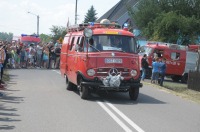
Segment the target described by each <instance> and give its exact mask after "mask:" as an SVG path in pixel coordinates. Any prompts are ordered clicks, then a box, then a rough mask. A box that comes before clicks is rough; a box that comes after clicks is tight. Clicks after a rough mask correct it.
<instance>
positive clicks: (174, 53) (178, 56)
mask: <svg viewBox="0 0 200 132" xmlns="http://www.w3.org/2000/svg"><path fill="white" fill-rule="evenodd" d="M171 59H172V60H179V59H180V53H177V52H172V53H171Z"/></svg>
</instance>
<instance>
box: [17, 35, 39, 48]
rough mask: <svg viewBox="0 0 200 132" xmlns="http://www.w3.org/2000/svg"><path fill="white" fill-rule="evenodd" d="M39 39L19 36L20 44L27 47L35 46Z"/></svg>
mask: <svg viewBox="0 0 200 132" xmlns="http://www.w3.org/2000/svg"><path fill="white" fill-rule="evenodd" d="M40 41H41V40H40V38H39V36H38V35H35V34H33V35H27V34H21V37H20V42H21V43H23V44H24V45H26V46H29V45H30V44H34V45H37V44H38V43H39V42H40Z"/></svg>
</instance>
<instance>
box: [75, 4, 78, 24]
mask: <svg viewBox="0 0 200 132" xmlns="http://www.w3.org/2000/svg"><path fill="white" fill-rule="evenodd" d="M77 1H78V0H76V5H75V24H77Z"/></svg>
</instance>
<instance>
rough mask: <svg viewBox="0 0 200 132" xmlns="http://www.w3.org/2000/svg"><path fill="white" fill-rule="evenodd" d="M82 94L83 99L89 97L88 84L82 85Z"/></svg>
mask: <svg viewBox="0 0 200 132" xmlns="http://www.w3.org/2000/svg"><path fill="white" fill-rule="evenodd" d="M80 96H81V98H82V99H88V96H89V89H88V87H86V86H82V87H81V90H80Z"/></svg>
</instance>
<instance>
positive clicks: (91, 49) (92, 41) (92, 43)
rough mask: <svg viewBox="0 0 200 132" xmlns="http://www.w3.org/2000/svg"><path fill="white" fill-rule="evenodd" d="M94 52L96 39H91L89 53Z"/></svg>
mask: <svg viewBox="0 0 200 132" xmlns="http://www.w3.org/2000/svg"><path fill="white" fill-rule="evenodd" d="M93 51H94V39H93V38H90V39H89V46H88V52H93Z"/></svg>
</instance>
